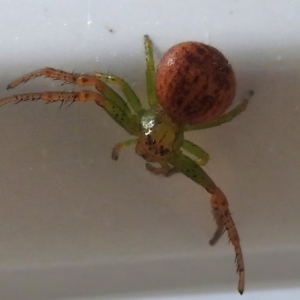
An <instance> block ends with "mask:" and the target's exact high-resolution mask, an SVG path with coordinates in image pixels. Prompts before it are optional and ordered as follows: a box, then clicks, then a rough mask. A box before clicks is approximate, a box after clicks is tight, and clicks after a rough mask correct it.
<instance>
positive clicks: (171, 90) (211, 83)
mask: <svg viewBox="0 0 300 300" xmlns="http://www.w3.org/2000/svg"><path fill="white" fill-rule="evenodd" d="M144 46H145V52H146V88H147V97H148V104H149V108H148V109H145V108H143V107H142V104H141V101H140V100H139V98H138V97H137V95H136V94H135V92H134V91H133V90H132V89H131V87H130V86H129V84H128V83H127V82H126V81H124V80H123V79H122V78H120V77H117V76H113V75H107V74H102V73H91V74H76V73H69V72H65V71H62V70H57V69H53V68H44V69H40V70H36V71H33V72H31V73H28V74H26V75H24V76H22V77H20V78H18V79H16V80H15V81H13V82H11V83H10V84H9V85H8V87H7V88H8V89H11V88H15V87H16V86H18V85H19V84H21V83H25V82H27V81H28V80H31V79H34V78H36V77H40V76H45V77H48V78H52V79H57V80H62V81H63V82H65V83H74V84H77V85H80V86H90V87H94V88H95V89H96V92H95V91H91V90H82V91H78V92H74V91H72V92H59V91H56V92H43V93H26V94H18V95H14V96H10V97H7V98H4V99H2V100H0V106H1V105H4V104H7V103H9V102H14V103H19V102H23V101H35V100H39V99H40V100H44V101H45V102H47V103H52V102H57V101H61V103H62V105H63V104H65V103H70V104H71V103H73V102H75V101H79V102H86V101H94V102H95V103H96V104H97V105H99V106H100V107H102V108H103V109H104V110H105V111H106V112H107V113H108V114H109V115H110V116H111V118H112V119H113V120H114V121H116V122H117V123H118V124H119V125H120V126H121V127H123V128H124V129H125V130H126V131H127V132H128V133H129V134H130V135H132V136H134V138H133V139H129V140H126V141H123V142H120V143H118V144H116V145H115V146H114V148H113V151H112V158H113V159H114V160H117V159H118V156H119V152H120V150H121V149H123V148H125V147H128V146H131V145H135V152H136V153H137V154H138V155H140V156H142V157H143V158H144V159H145V160H146V169H147V170H148V171H150V172H152V173H154V174H162V175H165V176H169V175H171V174H173V173H175V172H181V173H183V174H184V175H186V176H187V177H189V178H190V179H191V180H193V181H194V182H196V183H197V184H199V185H201V186H202V187H203V188H205V190H206V191H207V192H208V193H209V194H211V198H210V203H211V207H212V213H213V217H214V219H215V221H216V223H217V229H216V231H215V233H214V235H213V237H212V239H211V240H210V242H209V243H210V245H214V244H215V243H216V242H217V241H218V239H219V238H220V237H221V236H222V234H223V233H224V232H225V231H227V234H228V237H229V241H230V242H231V243H232V245H233V246H234V250H235V262H236V267H237V273H238V276H239V281H238V291H239V292H240V294H242V293H243V291H244V285H245V269H244V261H243V254H242V248H241V245H240V239H239V235H238V232H237V229H236V226H235V224H234V222H233V219H232V217H231V213H230V211H229V204H228V201H227V198H226V196H225V195H224V193H223V192H222V191H221V189H220V188H218V187H217V185H216V184H215V183H214V181H213V180H212V179H211V178H210V177H209V176H208V175H207V174H206V172H205V171H204V170H203V169H202V167H201V166H203V165H205V164H206V163H207V162H208V160H209V155H208V153H207V152H205V151H204V150H203V149H202V148H200V147H199V146H197V145H196V144H194V143H192V142H191V141H188V140H186V139H185V138H184V132H186V131H191V130H198V129H206V128H210V127H214V126H219V125H221V124H223V123H226V122H229V121H230V120H232V119H233V118H234V117H235V116H237V115H238V114H240V113H241V112H242V111H244V110H245V109H246V107H247V104H248V100H249V99H250V97H251V96H252V94H253V92H252V91H250V92H249V93H248V96H247V97H246V98H245V99H244V100H243V101H242V102H241V103H240V104H239V105H237V106H236V107H235V108H234V109H232V110H231V111H229V112H227V113H225V111H226V110H227V109H228V107H229V106H230V105H231V103H232V101H233V98H234V96H235V89H236V82H235V76H234V72H233V70H232V67H231V65H230V64H229V63H228V61H227V60H226V58H225V57H224V56H223V54H222V53H221V52H219V51H218V50H217V49H215V48H213V47H211V46H208V45H205V44H202V43H198V42H184V43H180V44H177V45H175V46H173V47H172V48H170V49H169V50H168V51H167V52H166V53H165V54H164V56H163V57H162V59H161V60H160V62H159V64H158V67H157V70H156V74H155V63H154V58H153V45H152V41H151V40H150V38H149V36H147V35H145V36H144ZM111 85H112V86H115V87H118V88H119V89H120V90H121V91H122V93H123V95H124V97H125V99H124V98H123V97H121V96H120V95H119V94H118V93H117V92H116V91H115V90H114V89H112V88H111V87H110V86H111ZM224 113H225V114H224ZM182 150H184V151H185V152H187V153H188V154H189V155H186V154H184V153H183V152H182ZM191 157H193V158H194V159H192V158H191ZM154 163H157V164H158V166H154V165H153V164H154Z"/></svg>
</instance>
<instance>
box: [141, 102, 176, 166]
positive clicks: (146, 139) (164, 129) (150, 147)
mask: <svg viewBox="0 0 300 300" xmlns="http://www.w3.org/2000/svg"><path fill="white" fill-rule="evenodd" d="M140 125H141V135H140V137H139V138H138V142H137V145H136V148H135V151H136V153H137V154H138V155H140V156H142V157H143V158H144V159H145V160H147V161H148V162H159V161H163V160H166V159H167V158H168V156H170V155H172V154H173V146H174V143H175V141H176V140H177V137H178V132H179V130H178V128H177V126H176V125H174V124H173V122H172V121H171V120H170V119H169V118H168V117H167V116H166V115H165V114H164V112H163V110H162V109H161V108H160V107H155V108H150V109H149V110H147V111H146V112H145V113H144V115H143V116H142V118H141V122H140Z"/></svg>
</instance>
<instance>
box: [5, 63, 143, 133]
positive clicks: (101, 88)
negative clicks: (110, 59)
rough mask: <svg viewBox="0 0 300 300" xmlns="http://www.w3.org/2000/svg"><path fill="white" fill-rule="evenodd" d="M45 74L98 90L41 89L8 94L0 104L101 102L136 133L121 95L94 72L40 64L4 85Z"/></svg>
mask: <svg viewBox="0 0 300 300" xmlns="http://www.w3.org/2000/svg"><path fill="white" fill-rule="evenodd" d="M41 76H44V77H47V78H52V79H55V80H61V81H63V82H65V83H74V84H77V85H80V86H93V87H94V88H95V89H96V90H97V91H98V92H94V91H89V90H83V91H80V92H59V91H57V92H44V93H28V94H19V95H14V96H10V97H7V98H4V99H2V100H0V106H1V105H4V104H7V103H9V102H14V103H18V102H22V101H35V100H39V99H41V100H44V101H45V102H46V103H52V102H57V101H61V102H62V104H64V103H66V102H69V103H73V102H75V101H80V102H86V101H94V102H95V103H96V104H97V105H99V106H101V107H102V108H103V109H104V110H105V111H106V112H107V113H108V114H109V115H110V116H111V117H112V118H113V119H114V120H115V121H116V122H117V123H118V124H119V125H120V126H122V127H123V128H124V129H125V130H126V131H127V132H128V133H130V134H131V135H136V136H137V135H139V131H140V129H139V125H138V117H137V116H136V115H134V114H132V113H131V110H130V108H129V107H128V105H127V103H126V102H125V101H124V99H123V98H122V97H121V96H120V95H119V94H118V93H116V92H115V91H114V90H113V89H112V88H110V87H109V86H108V85H107V84H105V83H104V82H102V81H100V80H99V79H98V78H97V76H96V75H90V74H77V73H69V72H65V71H62V70H57V69H53V68H44V69H40V70H36V71H34V72H31V73H28V74H26V75H24V76H22V77H20V78H18V79H16V80H14V81H13V82H11V83H10V84H9V85H8V87H7V88H8V89H12V88H15V87H16V86H18V85H19V84H21V83H25V82H27V81H29V80H32V79H34V78H37V77H41Z"/></svg>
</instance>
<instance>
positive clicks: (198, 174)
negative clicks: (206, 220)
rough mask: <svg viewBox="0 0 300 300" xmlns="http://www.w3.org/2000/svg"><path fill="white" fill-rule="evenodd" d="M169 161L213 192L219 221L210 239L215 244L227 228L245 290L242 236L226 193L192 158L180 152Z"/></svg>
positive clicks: (240, 285)
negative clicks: (231, 211)
mask: <svg viewBox="0 0 300 300" xmlns="http://www.w3.org/2000/svg"><path fill="white" fill-rule="evenodd" d="M168 163H169V164H171V165H173V166H174V167H175V168H176V169H177V170H179V171H180V172H181V173H183V174H185V175H186V176H187V177H189V178H190V179H192V180H193V181H195V182H196V183H198V184H200V185H201V186H203V187H204V188H205V189H206V191H207V192H208V193H210V194H211V199H210V202H211V207H212V211H213V216H214V219H215V221H216V223H217V230H216V232H215V233H214V235H213V238H212V239H211V240H210V244H211V245H213V244H214V243H216V242H217V240H218V239H219V238H220V237H221V235H222V233H223V232H224V231H225V230H226V231H227V234H228V238H229V241H230V242H231V244H232V245H233V247H234V250H235V256H236V259H235V262H236V267H237V273H238V274H239V283H238V290H239V292H240V294H242V293H243V291H244V285H245V269H244V260H243V253H242V248H241V244H240V238H239V235H238V232H237V229H236V226H235V224H234V222H233V219H232V217H231V213H230V211H229V204H228V201H227V198H226V196H225V195H224V193H223V192H222V191H221V190H220V189H219V188H218V187H217V186H216V184H215V183H214V182H213V180H212V179H211V178H210V177H209V176H208V175H207V174H206V172H205V171H204V170H203V169H202V168H201V167H200V166H199V165H198V164H197V163H196V162H195V161H193V160H192V159H191V158H189V157H188V156H186V155H184V154H182V153H181V152H178V153H177V154H175V155H174V156H173V157H170V158H169V159H168Z"/></svg>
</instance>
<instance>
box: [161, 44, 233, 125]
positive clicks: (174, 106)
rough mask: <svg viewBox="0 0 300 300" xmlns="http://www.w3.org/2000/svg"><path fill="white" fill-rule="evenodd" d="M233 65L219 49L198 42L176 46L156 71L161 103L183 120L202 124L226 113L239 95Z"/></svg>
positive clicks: (176, 120)
mask: <svg viewBox="0 0 300 300" xmlns="http://www.w3.org/2000/svg"><path fill="white" fill-rule="evenodd" d="M235 89H236V84H235V76H234V73H233V70H232V67H231V65H230V64H229V63H228V61H227V59H226V58H225V57H224V55H223V54H222V53H221V52H220V51H218V50H217V49H215V48H213V47H211V46H208V45H205V44H202V43H197V42H186V43H181V44H178V45H175V46H173V47H172V48H171V49H169V50H168V51H167V52H166V53H165V55H164V56H163V58H162V59H161V61H160V63H159V65H158V68H157V74H156V94H157V97H158V101H159V103H160V105H161V106H162V107H163V109H164V110H165V112H166V113H167V114H168V115H169V116H170V117H171V119H172V120H173V121H174V122H176V123H179V124H200V123H203V122H207V121H212V120H214V119H216V118H217V117H218V116H220V115H221V114H223V113H224V112H225V110H226V109H227V108H228V107H229V106H230V104H231V103H232V101H233V98H234V95H235Z"/></svg>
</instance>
